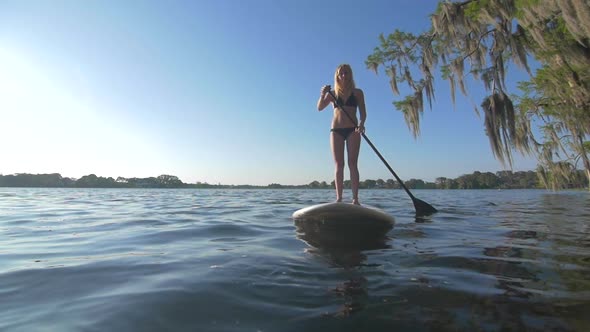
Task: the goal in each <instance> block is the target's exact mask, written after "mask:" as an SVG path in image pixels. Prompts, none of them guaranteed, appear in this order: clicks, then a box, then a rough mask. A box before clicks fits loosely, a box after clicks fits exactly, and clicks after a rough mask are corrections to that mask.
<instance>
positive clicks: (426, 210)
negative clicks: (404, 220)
mask: <svg viewBox="0 0 590 332" xmlns="http://www.w3.org/2000/svg"><path fill="white" fill-rule="evenodd" d="M412 201H413V202H414V207H415V208H416V216H417V217H423V216H429V215H431V214H433V213H436V212H438V210H437V209H435V208H434V207H433V206H432V205H430V204H428V203H426V202H424V201H423V200H420V199H417V198H414V199H413V200H412Z"/></svg>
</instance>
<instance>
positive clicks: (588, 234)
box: [0, 188, 590, 332]
mask: <svg viewBox="0 0 590 332" xmlns="http://www.w3.org/2000/svg"><path fill="white" fill-rule="evenodd" d="M413 193H414V194H415V195H416V197H418V198H420V199H422V200H424V201H426V202H428V203H430V204H432V205H433V206H435V207H436V208H438V209H439V210H440V212H439V213H437V214H435V215H434V216H432V217H431V218H430V219H429V220H416V219H414V209H413V206H412V203H411V201H410V200H409V199H408V197H407V195H406V194H405V192H403V191H400V190H366V191H361V202H362V203H365V204H368V205H372V206H376V207H379V208H381V209H383V210H385V211H386V212H388V213H389V214H391V215H393V216H395V217H396V224H395V227H394V228H393V229H392V230H391V231H390V232H389V233H388V234H387V235H388V239H387V241H386V243H385V245H384V246H383V247H381V248H378V249H374V250H360V249H354V248H352V249H337V250H336V249H332V248H315V247H312V246H310V245H309V244H308V243H307V242H306V241H304V240H303V239H302V235H301V234H298V233H297V230H296V228H295V226H294V223H293V220H292V219H291V215H292V213H293V212H294V211H295V210H297V209H300V208H303V207H305V206H309V205H313V204H317V203H321V202H328V201H331V200H332V199H333V196H334V193H333V192H332V191H331V190H157V189H146V190H139V189H131V190H129V189H38V188H32V189H26V188H0V330H1V331H224V332H225V331H253V332H256V331H322V332H323V331H498V330H503V331H548V330H550V331H590V193H588V192H585V191H581V192H559V193H552V192H548V191H544V190H512V191H510V190H503V191H499V190H489V191H483V190H463V191H459V190H457V191H455V190H446V191H443V190H439V191H436V190H433V191H428V190H415V191H414V192H413ZM346 194H347V195H349V194H350V193H349V192H346ZM347 197H349V196H347Z"/></svg>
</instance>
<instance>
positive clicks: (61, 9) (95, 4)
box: [0, 0, 536, 185]
mask: <svg viewBox="0 0 590 332" xmlns="http://www.w3.org/2000/svg"><path fill="white" fill-rule="evenodd" d="M436 3H437V1H434V0H420V1H416V0H396V1H391V0H389V1H385V0H383V1H381V0H379V1H372V0H368V1H331V0H329V1H315V0H314V1H312V0H298V1H286V0H285V1H276V0H250V1H239V0H205V1H155V0H154V1H148V0H145V1H139V0H128V1H109V0H103V1H98V0H88V1H77V0H72V1H64V0H51V1H50V0H37V1H21V0H14V1H11V0H3V1H0V73H1V74H0V117H1V119H2V130H1V131H0V142H1V143H0V144H1V147H2V149H1V150H2V162H1V163H0V174H12V173H17V172H18V173H53V172H56V173H60V174H62V175H63V176H68V177H75V178H78V177H81V176H83V175H87V174H90V173H94V174H96V175H98V176H112V177H117V176H123V177H148V176H157V175H160V174H172V175H176V176H178V177H179V178H180V179H181V180H183V181H184V182H187V183H194V182H197V181H200V182H208V183H215V184H217V183H221V184H256V185H267V184H270V183H281V184H306V183H309V182H311V181H314V180H318V181H327V182H330V181H332V180H333V161H332V157H331V152H330V146H329V129H330V122H331V117H332V110H331V109H330V108H326V110H324V111H323V112H318V111H317V109H316V102H317V98H318V96H319V91H320V88H321V86H322V85H324V84H332V81H333V75H334V70H335V69H336V67H337V66H338V65H339V64H341V63H349V64H350V65H351V66H352V68H353V72H354V77H355V81H356V84H357V86H358V87H359V88H361V89H363V91H364V92H365V98H366V105H367V113H368V117H367V122H366V128H367V132H366V134H367V136H368V137H369V138H370V139H371V141H372V142H373V143H374V144H375V145H376V146H377V148H378V149H379V151H380V152H381V153H382V154H383V156H384V157H385V158H386V159H387V160H388V162H389V163H390V165H391V166H392V168H393V169H394V170H395V171H396V173H397V174H398V175H399V176H400V177H401V178H402V179H404V180H409V179H411V178H419V179H423V180H428V181H434V179H435V178H436V177H439V176H445V177H453V178H454V177H458V176H460V175H462V174H468V173H472V172H473V171H476V170H479V171H492V172H495V171H498V170H502V169H505V168H504V167H503V166H502V165H501V164H500V163H499V162H498V161H497V160H495V159H494V158H493V156H492V152H491V150H490V147H489V143H488V140H487V137H486V136H485V134H484V131H483V118H478V116H477V115H476V114H475V112H474V111H473V107H472V104H471V103H470V102H469V101H468V100H467V99H465V98H462V97H458V98H457V105H456V106H455V107H453V106H452V104H451V99H450V97H449V95H448V84H447V83H446V82H443V81H442V80H440V79H439V80H438V81H437V83H436V85H435V90H436V93H437V94H436V101H435V103H434V105H433V110H432V111H430V110H427V111H426V112H425V116H424V117H423V118H422V127H421V128H422V135H421V136H420V137H419V138H418V139H417V140H415V139H414V138H413V136H412V134H411V132H410V131H409V129H408V128H407V126H406V124H405V122H404V119H403V115H402V113H401V112H399V111H397V110H395V109H394V107H393V105H392V102H393V101H394V100H397V99H400V98H401V97H400V96H394V95H393V94H392V93H391V90H390V88H389V84H388V83H387V77H386V76H385V74H384V73H383V72H380V73H379V75H376V74H375V73H373V72H372V71H369V70H368V69H366V68H365V64H364V61H365V60H366V58H367V56H368V55H369V54H371V53H372V51H373V49H374V48H375V46H377V45H378V43H379V41H378V36H379V34H380V33H385V34H388V33H390V32H393V30H394V29H396V28H398V29H402V30H405V31H413V32H420V31H422V30H424V29H426V28H427V27H428V26H429V19H428V15H429V14H430V13H432V12H433V11H434V9H435V8H436ZM477 89H479V87H478V86H474V87H473V88H472V92H474V95H475V96H476V97H474V99H475V101H476V103H477V104H479V103H480V100H481V99H480V98H479V97H477V96H479V95H480V94H481V92H480V91H479V92H478V90H477ZM406 91H407V90H406ZM402 93H403V91H402ZM535 165H536V162H535V160H532V159H527V158H521V157H516V158H515V164H514V170H530V169H533V168H534V167H535ZM359 167H360V172H361V180H364V179H379V178H381V179H389V178H392V175H391V174H390V173H389V171H388V170H387V169H386V168H385V166H384V165H383V164H382V162H381V161H380V160H379V159H378V158H377V156H376V155H375V154H374V152H373V151H372V150H371V149H370V147H369V146H368V145H367V144H363V146H362V147H361V155H360V160H359ZM347 173H348V171H347V170H345V174H346V175H345V179H348V174H347Z"/></svg>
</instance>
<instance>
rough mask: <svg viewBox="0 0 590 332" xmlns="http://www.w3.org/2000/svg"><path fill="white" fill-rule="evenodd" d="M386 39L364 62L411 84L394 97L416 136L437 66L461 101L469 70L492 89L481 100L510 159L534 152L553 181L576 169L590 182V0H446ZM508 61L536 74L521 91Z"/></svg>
mask: <svg viewBox="0 0 590 332" xmlns="http://www.w3.org/2000/svg"><path fill="white" fill-rule="evenodd" d="M380 42H381V43H380V46H378V47H376V48H375V50H374V52H373V54H371V55H369V56H368V58H367V60H366V65H367V67H368V68H370V69H371V70H373V71H375V72H376V73H377V72H378V71H379V69H380V68H381V67H382V68H383V69H384V71H385V73H386V74H387V75H388V77H389V79H390V85H391V89H392V91H393V93H394V94H396V95H399V94H400V91H399V87H398V85H399V84H405V85H407V87H409V89H410V91H411V93H409V94H408V95H406V96H405V97H404V98H403V99H402V100H399V101H395V102H394V105H395V107H396V108H397V109H398V110H401V111H402V112H403V114H404V118H405V121H406V123H407V125H408V127H409V129H410V131H411V132H412V134H413V135H414V137H417V136H419V135H420V117H421V116H423V111H424V105H425V103H428V106H429V107H430V108H433V101H434V99H435V91H434V80H435V76H438V75H436V71H437V70H438V71H439V72H440V77H442V79H444V80H447V81H448V82H449V84H450V90H451V98H452V101H453V103H455V95H456V93H455V92H456V89H457V87H458V89H459V91H460V92H461V93H462V94H463V95H465V96H469V91H468V89H467V84H466V80H469V76H470V77H471V78H472V79H473V80H474V81H475V82H480V83H481V85H482V86H483V87H484V89H485V91H486V92H487V96H486V97H485V98H484V100H483V102H481V104H479V105H477V104H476V103H473V108H474V110H475V112H476V113H477V114H478V115H479V114H481V113H483V114H484V124H485V134H486V135H487V136H488V138H489V142H490V146H491V149H492V152H493V154H494V156H495V157H496V158H497V159H498V160H499V161H500V162H501V163H502V164H509V165H510V166H512V154H513V152H518V153H522V154H524V155H532V156H535V157H536V158H537V160H538V162H539V165H538V169H537V173H538V176H539V178H540V179H541V181H542V182H543V183H544V185H545V186H546V187H550V188H553V189H558V188H560V187H564V186H566V185H567V184H568V183H571V182H572V181H573V180H574V179H573V178H572V177H574V176H577V174H578V172H577V171H576V170H577V169H584V172H585V176H586V177H587V179H588V180H590V160H589V154H590V153H589V152H590V143H589V142H588V136H589V135H590V90H589V89H590V1H588V0H466V1H461V2H454V1H441V2H439V4H438V7H437V9H436V11H435V12H434V13H433V14H432V15H431V26H430V28H429V29H428V30H427V31H425V32H423V33H421V34H413V33H408V32H403V31H400V30H395V31H394V32H393V33H391V34H390V35H388V36H387V37H385V36H384V35H381V36H380ZM531 59H533V60H534V61H536V63H537V64H538V68H537V69H536V70H535V71H534V72H533V71H531V69H530V67H529V62H530V61H531ZM510 64H516V65H517V66H519V67H521V68H522V69H523V70H524V71H526V72H527V73H528V75H529V77H530V79H529V81H526V82H520V83H519V85H518V91H508V88H507V85H506V77H507V75H508V74H509V73H508V68H509V67H510V69H512V67H511V66H510ZM468 75H469V76H468ZM517 92H518V93H517ZM589 189H590V187H589Z"/></svg>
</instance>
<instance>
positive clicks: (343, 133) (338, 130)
mask: <svg viewBox="0 0 590 332" xmlns="http://www.w3.org/2000/svg"><path fill="white" fill-rule="evenodd" d="M355 129H356V128H355V127H350V128H332V129H330V131H333V132H335V133H337V134H340V136H342V137H343V138H344V140H345V141H346V139H347V138H348V136H350V134H352V133H353V132H354V130H355Z"/></svg>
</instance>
